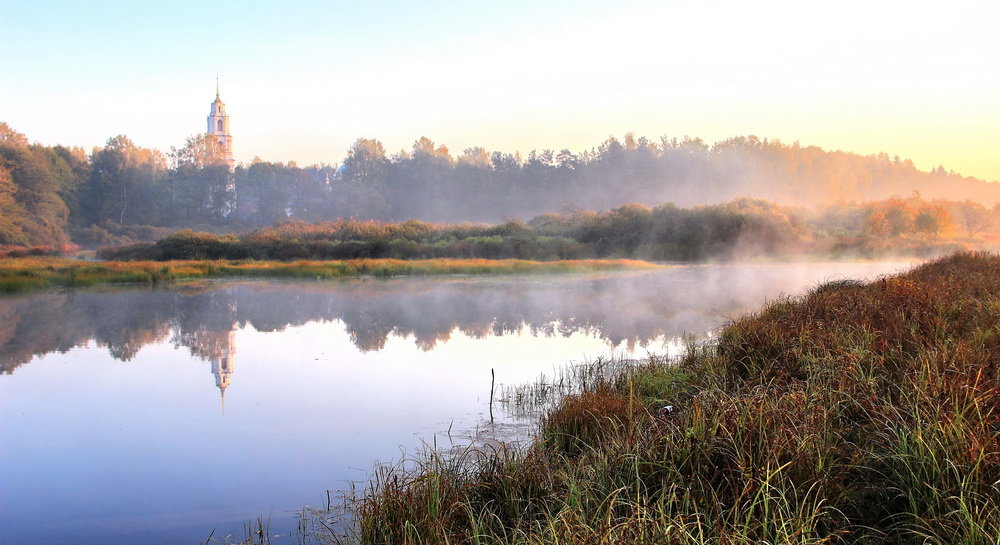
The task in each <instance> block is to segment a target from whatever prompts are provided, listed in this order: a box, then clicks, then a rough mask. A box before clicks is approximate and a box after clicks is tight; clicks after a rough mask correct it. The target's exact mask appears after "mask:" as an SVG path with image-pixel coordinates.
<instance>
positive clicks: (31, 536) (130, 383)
mask: <svg viewBox="0 0 1000 545" xmlns="http://www.w3.org/2000/svg"><path fill="white" fill-rule="evenodd" d="M908 265H909V264H907V263H863V264H845V263H837V264H806V265H802V264H780V265H706V266H681V267H673V268H668V269H665V270H658V271H652V272H641V273H636V272H621V273H612V274H601V275H568V276H543V277H542V276H533V277H494V278H479V277H473V278H468V277H462V278H445V279H417V278H409V279H394V280H372V279H360V280H352V281H345V282H332V283H319V282H206V283H193V284H185V285H179V286H176V287H173V288H170V289H164V290H142V289H101V290H86V291H58V292H46V293H40V294H34V295H28V296H21V297H4V298H0V370H2V374H0V413H2V414H0V417H2V421H3V425H2V427H0V543H11V544H14V543H21V544H46V543H74V544H77V545H87V544H98V543H100V544H114V543H129V544H141V543H147V544H161V543H163V544H165V543H171V544H176V543H191V544H194V543H199V542H201V541H204V540H205V538H206V537H207V536H208V534H209V533H210V532H211V531H212V530H213V529H214V530H215V535H216V536H220V535H226V534H229V533H236V534H240V529H241V527H242V523H244V522H246V521H247V520H249V519H253V518H255V517H256V516H258V515H264V516H265V517H266V516H268V515H270V517H271V529H272V531H273V533H281V532H285V533H287V532H289V531H290V530H291V529H292V528H293V527H294V524H295V519H294V513H295V512H296V511H297V510H298V509H301V508H302V507H303V506H305V505H308V504H312V505H313V506H317V507H318V506H320V505H322V504H323V503H324V502H325V498H326V491H327V490H334V491H336V490H342V489H345V488H346V487H347V486H348V483H349V482H351V481H360V480H364V479H365V478H366V477H367V475H368V473H369V471H370V470H371V468H372V467H373V464H374V463H375V462H376V461H391V460H394V459H399V458H400V457H401V456H402V455H403V453H404V452H412V451H413V450H414V449H416V448H418V447H419V446H420V445H421V444H422V443H424V442H431V441H434V440H438V441H439V442H443V441H444V435H445V432H446V430H448V429H449V428H451V429H452V430H453V433H455V434H456V435H460V436H461V435H466V436H467V435H469V434H470V433H471V432H473V431H475V430H477V429H478V430H479V431H480V432H483V433H496V434H498V435H499V436H501V438H509V437H505V435H504V434H508V435H509V434H511V433H514V434H516V433H517V432H516V431H514V432H512V431H511V430H523V429H525V427H524V426H522V427H517V426H516V424H517V422H515V421H513V418H514V417H512V416H510V415H505V414H503V413H502V412H501V411H498V412H497V417H498V419H497V423H496V424H494V425H490V423H489V417H488V409H489V392H490V370H491V369H495V371H496V377H497V382H498V383H505V384H519V383H522V382H526V381H530V380H532V379H533V378H536V377H537V376H538V375H539V374H541V373H551V372H552V371H553V370H555V369H557V368H559V367H561V366H563V365H565V364H567V363H569V362H571V361H583V360H587V359H594V358H596V357H600V356H606V355H609V354H614V355H619V356H626V357H631V356H642V355H645V354H646V353H649V352H651V353H663V352H665V351H669V350H670V349H672V348H675V347H676V345H677V344H676V343H677V339H678V337H680V336H682V335H686V334H694V335H705V334H706V333H707V332H709V331H711V330H713V329H715V328H717V327H718V326H719V325H721V324H722V323H723V322H724V321H725V319H726V318H728V317H736V316H738V315H739V314H740V313H741V312H744V311H746V310H749V309H754V308H756V307H758V306H760V305H761V304H762V303H764V302H765V301H766V300H769V299H773V298H776V297H778V296H780V295H782V294H797V293H800V292H801V291H803V290H805V289H808V288H810V287H813V286H815V285H816V284H817V283H819V282H822V281H826V280H833V279H840V278H872V277H875V276H877V275H879V274H883V273H887V272H894V271H898V270H901V269H905V268H907V266H908ZM459 430H461V433H459ZM458 441H460V440H458ZM272 542H274V543H293V542H294V539H293V538H291V537H285V538H275V539H273V540H272Z"/></svg>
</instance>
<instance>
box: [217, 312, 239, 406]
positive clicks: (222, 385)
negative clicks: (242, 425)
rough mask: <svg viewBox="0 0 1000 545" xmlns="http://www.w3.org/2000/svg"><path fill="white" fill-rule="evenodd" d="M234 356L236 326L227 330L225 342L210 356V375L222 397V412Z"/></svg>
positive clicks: (231, 375)
mask: <svg viewBox="0 0 1000 545" xmlns="http://www.w3.org/2000/svg"><path fill="white" fill-rule="evenodd" d="M235 354H236V324H233V328H232V329H230V330H229V334H228V335H227V336H226V338H225V341H224V342H223V344H222V346H221V347H219V350H218V351H217V352H216V353H215V354H213V355H212V374H213V375H215V385H216V386H217V387H218V388H219V393H220V394H221V395H222V412H223V414H225V412H226V388H228V387H229V381H230V380H232V378H233V359H234V358H233V356H234V355H235Z"/></svg>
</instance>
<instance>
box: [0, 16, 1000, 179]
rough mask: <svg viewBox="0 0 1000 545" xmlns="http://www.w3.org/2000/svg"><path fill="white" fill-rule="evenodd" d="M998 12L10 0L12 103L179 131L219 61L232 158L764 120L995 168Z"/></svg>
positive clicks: (580, 139) (798, 134) (51, 121)
mask: <svg viewBox="0 0 1000 545" xmlns="http://www.w3.org/2000/svg"><path fill="white" fill-rule="evenodd" d="M997 21H1000V8H998V7H997V4H996V3H994V2H987V1H982V0H962V1H953V2H948V3H944V2H933V3H931V2H912V1H911V2H895V1H893V2H878V1H859V0H846V1H839V2H792V1H784V0H782V1H778V0H764V1H757V2H736V1H728V0H727V1H715V2H707V1H703V2H688V1H675V2H649V1H642V0H628V1H619V2H614V3H612V2H596V1H593V2H591V1H575V2H545V1H542V0H538V1H535V2H528V1H513V2H502V3H500V2H495V3H487V2H422V3H411V2H371V3H359V2H307V1H299V2H283V3H281V4H280V5H279V4H278V3H276V2H275V3H271V2H170V3H166V2H160V3H155V4H151V5H143V4H140V3H136V2H107V1H96V2H91V3H83V2H46V1H33V2H13V1H11V0H2V2H0V34H2V36H3V39H2V42H0V120H3V121H7V122H8V123H10V124H11V125H12V126H13V127H15V128H16V129H18V130H20V131H21V132H24V133H26V134H27V135H28V136H29V137H30V138H32V139H35V140H38V141H40V142H43V143H46V144H54V143H62V144H66V145H77V146H84V147H87V148H89V147H91V146H94V145H99V144H101V143H103V142H104V141H105V140H106V139H107V138H109V137H111V136H114V135H116V134H126V135H128V136H129V137H130V138H132V139H133V140H134V141H135V142H136V143H138V144H139V145H142V146H147V147H155V148H159V149H162V150H164V151H166V150H168V149H169V147H170V146H173V145H180V144H182V143H183V141H184V139H185V138H186V137H187V136H189V135H192V134H194V133H196V132H199V131H201V130H204V122H205V121H204V120H205V116H206V115H207V114H208V105H209V103H210V102H211V100H212V99H213V98H214V85H215V74H216V72H219V73H220V74H221V75H222V98H223V100H224V101H225V102H226V103H227V107H228V110H229V114H230V116H231V117H232V123H231V126H232V132H233V135H234V140H235V153H236V157H237V160H240V161H249V160H250V159H252V158H253V157H254V156H260V157H262V158H264V159H267V160H280V161H287V160H294V161H297V162H299V163H300V164H311V163H316V162H328V163H333V162H337V161H339V160H341V159H342V158H343V156H344V154H345V151H346V149H347V148H348V147H349V146H350V144H351V142H353V141H354V140H355V139H357V138H358V137H373V138H378V139H380V140H382V141H383V142H384V143H385V144H386V148H387V149H388V150H390V151H396V150H399V149H401V148H404V147H406V148H408V147H409V146H410V145H411V143H412V142H413V141H414V140H415V139H417V138H419V137H420V136H428V137H430V138H432V139H433V140H435V141H437V142H439V143H443V144H446V145H448V146H449V147H450V148H451V149H452V151H453V152H455V153H458V152H460V151H461V150H462V149H464V148H466V147H470V146H476V145H482V146H486V147H487V148H490V149H502V150H506V151H515V150H521V151H525V152H526V151H528V150H530V149H533V148H538V149H542V148H554V149H560V148H570V149H573V150H580V149H582V148H585V147H591V146H593V145H596V144H598V143H599V142H600V141H601V140H603V139H604V138H606V137H607V136H608V135H610V134H616V135H619V136H621V135H623V134H624V133H625V132H628V131H632V132H635V133H636V134H639V135H646V136H650V137H653V138H657V137H659V136H660V135H664V134H667V135H671V136H683V135H686V134H687V135H692V136H700V137H703V138H705V139H707V140H710V141H712V140H717V139H722V138H726V137H728V136H733V135H741V134H757V135H759V136H761V137H769V138H780V139H782V140H785V141H789V142H791V141H796V140H798V141H801V142H802V143H803V144H816V145H820V146H823V147H826V148H834V149H845V150H849V151H856V152H860V153H875V152H878V151H886V152H888V153H890V154H899V155H901V156H904V157H911V158H913V159H914V160H915V161H916V163H917V164H918V166H921V167H925V168H930V167H933V166H936V165H938V164H944V165H945V166H946V167H948V168H952V169H955V170H958V171H959V172H963V173H966V174H970V175H976V176H980V177H984V178H987V179H991V180H1000V158H998V157H997V156H998V154H997V153H996V150H998V149H1000V130H998V128H1000V99H998V98H997V97H1000V69H998V67H1000V33H997V32H996V28H995V25H996V22H997Z"/></svg>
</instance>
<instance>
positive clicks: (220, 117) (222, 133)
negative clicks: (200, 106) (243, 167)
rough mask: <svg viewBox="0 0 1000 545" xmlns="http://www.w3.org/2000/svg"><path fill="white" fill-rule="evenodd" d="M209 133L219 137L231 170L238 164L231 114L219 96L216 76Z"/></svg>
mask: <svg viewBox="0 0 1000 545" xmlns="http://www.w3.org/2000/svg"><path fill="white" fill-rule="evenodd" d="M208 134H210V135H212V136H214V137H215V138H217V139H218V142H219V146H220V147H221V148H222V150H223V153H224V154H225V159H226V164H227V165H229V170H232V169H233V167H234V166H235V165H236V161H235V160H233V136H232V135H231V134H229V116H228V115H226V105H225V104H224V103H223V102H222V99H221V98H219V77H218V76H216V78H215V102H213V103H212V107H211V110H210V111H209V113H208Z"/></svg>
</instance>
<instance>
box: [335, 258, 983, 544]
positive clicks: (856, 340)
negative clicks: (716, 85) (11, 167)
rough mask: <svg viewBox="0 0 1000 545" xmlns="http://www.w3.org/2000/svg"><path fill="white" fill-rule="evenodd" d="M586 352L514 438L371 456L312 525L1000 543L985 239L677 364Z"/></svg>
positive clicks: (382, 534)
mask: <svg viewBox="0 0 1000 545" xmlns="http://www.w3.org/2000/svg"><path fill="white" fill-rule="evenodd" d="M598 365H601V366H603V367H602V369H603V370H607V369H611V370H612V372H604V371H601V372H582V373H578V374H577V376H581V377H586V381H587V383H586V386H582V385H581V384H580V383H579V382H577V383H576V385H575V386H572V387H567V386H566V385H563V386H562V388H563V390H564V391H568V392H569V395H567V396H565V398H564V399H563V400H562V401H561V402H560V403H558V404H557V405H556V406H555V408H554V409H553V410H551V411H549V412H548V413H547V414H546V415H545V416H544V419H543V425H542V428H541V433H540V436H539V438H538V440H537V441H535V442H534V443H533V444H532V445H531V446H530V447H526V448H522V449H501V450H499V451H496V452H489V451H487V452H483V451H481V450H470V451H469V452H467V453H465V454H464V455H462V456H450V457H449V456H443V455H438V454H431V455H428V456H427V457H425V458H423V459H422V460H420V463H419V465H418V467H417V468H416V469H414V468H412V467H407V468H402V467H399V468H389V469H385V470H383V471H382V472H380V473H378V474H377V475H376V477H375V478H374V479H373V480H372V482H371V483H370V485H369V488H368V490H367V491H366V493H365V494H364V495H362V497H361V498H360V499H359V500H358V501H357V503H356V504H355V505H354V506H353V507H354V509H355V515H356V525H355V527H354V528H353V531H350V532H348V533H346V534H338V535H336V536H334V535H333V534H331V536H329V537H330V538H331V539H335V540H337V541H343V542H350V543H365V544H378V543H386V544H418V543H420V544H436V543H452V544H457V543H468V544H484V543H488V544H508V543H510V544H540V543H581V544H626V543H627V544H632V543H664V544H709V543H710V544H719V545H728V544H733V545H735V544H746V543H761V544H764V543H767V544H778V543H780V544H825V543H837V544H840V543H845V544H846V543H852V544H853V543H859V544H875V543H890V544H901V545H902V544H907V545H909V544H912V545H917V544H921V545H924V544H940V545H952V544H966V545H985V544H994V545H996V544H998V543H1000V374H998V373H1000V257H997V256H996V255H990V254H982V253H979V254H959V255H955V256H952V257H949V258H945V259H941V260H938V261H935V262H932V263H929V264H927V265H924V266H921V267H919V268H917V269H915V270H913V271H911V272H909V273H906V274H902V275H898V276H893V277H887V278H883V279H880V280H877V281H875V282H871V283H868V284H861V283H857V282H849V281H848V282H835V283H830V284H825V285H823V286H819V287H818V288H816V289H815V290H813V291H812V292H811V293H809V294H807V295H805V296H802V297H798V298H793V299H787V300H783V301H778V302H775V303H773V304H771V305H769V306H768V307H767V308H765V309H763V310H761V311H760V312H757V313H755V314H752V315H749V316H747V317H745V318H742V319H740V320H737V321H735V322H733V323H731V324H730V325H729V326H728V327H726V328H725V329H724V330H723V331H722V333H721V335H720V337H719V339H718V342H717V343H715V344H713V345H706V346H701V347H693V348H692V350H691V351H690V353H689V354H688V355H687V356H685V357H684V358H682V359H681V360H680V361H677V362H667V361H664V360H658V359H652V360H649V361H646V362H643V363H639V364H636V365H619V366H607V365H605V364H604V363H603V362H599V363H598ZM545 391H546V389H545V388H537V387H536V388H534V389H532V388H527V389H522V390H519V391H513V392H510V394H511V395H512V396H513V398H517V397H518V396H520V398H521V399H523V400H525V401H527V402H531V400H533V399H538V398H544V397H545V395H546V394H545V393H544V392H545ZM665 405H671V406H672V407H673V410H672V411H669V410H664V409H663V407H664V406H665Z"/></svg>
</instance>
